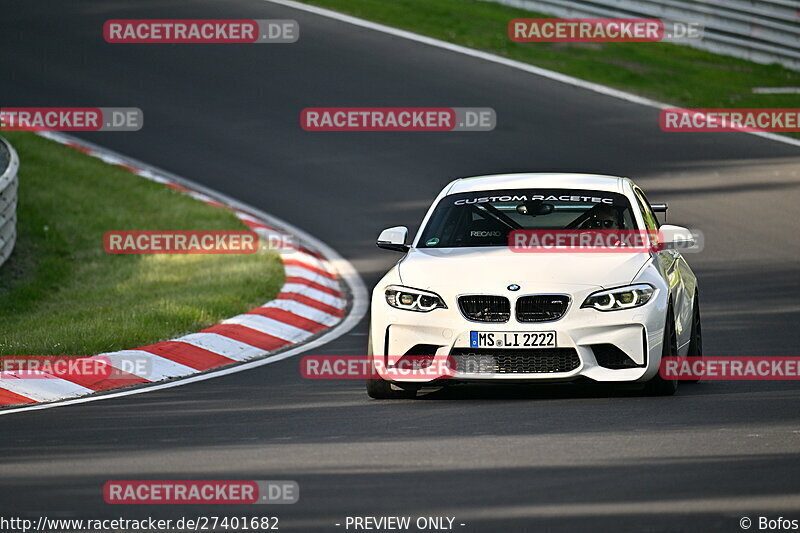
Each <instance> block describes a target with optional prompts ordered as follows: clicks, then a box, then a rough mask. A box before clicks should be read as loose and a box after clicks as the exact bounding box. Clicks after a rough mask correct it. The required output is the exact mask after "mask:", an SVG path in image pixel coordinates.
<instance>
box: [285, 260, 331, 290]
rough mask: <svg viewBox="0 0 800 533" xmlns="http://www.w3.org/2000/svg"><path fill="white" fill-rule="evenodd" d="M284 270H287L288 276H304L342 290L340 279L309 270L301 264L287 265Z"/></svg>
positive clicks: (309, 279)
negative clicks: (300, 265)
mask: <svg viewBox="0 0 800 533" xmlns="http://www.w3.org/2000/svg"><path fill="white" fill-rule="evenodd" d="M284 270H286V277H287V278H289V277H293V278H303V279H307V280H308V281H313V282H314V283H319V284H320V285H324V286H325V287H329V288H331V289H336V290H337V291H338V290H340V287H339V282H338V281H336V280H333V279H331V278H329V277H326V276H323V275H322V274H317V273H316V272H314V271H313V270H308V269H307V268H303V267H299V266H291V265H290V266H287V267H285V268H284Z"/></svg>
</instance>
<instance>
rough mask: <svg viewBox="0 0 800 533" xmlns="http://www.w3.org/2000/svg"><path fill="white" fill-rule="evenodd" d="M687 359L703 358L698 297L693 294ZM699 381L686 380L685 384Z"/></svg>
mask: <svg viewBox="0 0 800 533" xmlns="http://www.w3.org/2000/svg"><path fill="white" fill-rule="evenodd" d="M686 355H687V356H688V357H703V329H702V327H701V324H700V297H699V295H698V294H697V293H695V294H694V311H693V313H692V334H691V337H690V340H689V352H688V353H687V354H686ZM698 381H700V380H699V379H691V380H686V382H687V383H697V382H698Z"/></svg>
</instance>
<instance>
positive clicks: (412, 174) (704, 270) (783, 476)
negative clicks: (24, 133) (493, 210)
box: [0, 0, 800, 531]
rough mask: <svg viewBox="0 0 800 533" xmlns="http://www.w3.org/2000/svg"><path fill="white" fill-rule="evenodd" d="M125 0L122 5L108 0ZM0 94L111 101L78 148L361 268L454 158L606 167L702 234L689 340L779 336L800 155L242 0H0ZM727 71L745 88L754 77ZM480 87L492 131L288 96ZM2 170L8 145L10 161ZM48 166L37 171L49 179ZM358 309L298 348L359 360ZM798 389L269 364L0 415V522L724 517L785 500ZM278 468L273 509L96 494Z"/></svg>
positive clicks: (791, 263)
mask: <svg viewBox="0 0 800 533" xmlns="http://www.w3.org/2000/svg"><path fill="white" fill-rule="evenodd" d="M126 4H130V5H127V6H126ZM0 12H2V13H3V17H2V19H0V107H2V106H37V105H39V106H82V105H86V106H135V107H140V108H142V109H143V110H144V112H145V128H144V129H143V130H141V131H140V132H138V133H107V134H93V135H86V136H85V137H86V138H87V139H89V140H92V141H95V142H97V143H99V144H102V145H105V146H108V147H110V148H112V149H116V150H118V151H121V152H123V153H126V154H129V155H131V156H133V157H136V158H139V159H142V160H144V161H147V162H149V163H152V164H154V165H157V166H160V167H162V168H165V169H167V170H170V171H172V172H175V173H177V174H179V175H183V176H187V177H190V178H192V179H195V180H197V181H199V182H201V183H203V184H205V185H208V186H211V187H214V188H216V189H218V190H220V191H222V192H224V193H226V194H229V195H231V196H234V197H236V198H240V199H242V200H245V201H247V202H249V203H251V204H253V205H255V206H257V207H259V208H262V209H264V210H266V211H267V212H270V213H273V214H275V215H277V216H280V217H282V218H284V219H286V220H288V221H290V222H292V223H294V224H297V225H298V226H300V227H302V228H303V229H305V230H307V231H309V232H310V233H312V234H314V235H316V236H318V237H320V238H321V239H323V240H324V241H326V242H327V243H328V244H330V245H332V246H333V247H334V248H336V249H337V250H338V251H339V252H340V253H342V255H344V256H345V257H347V258H348V259H350V260H351V261H352V262H353V264H354V265H355V266H356V267H357V268H358V270H359V271H360V273H361V274H362V276H363V278H364V280H365V282H366V283H367V285H369V286H370V287H371V286H373V285H374V283H375V282H376V281H377V280H378V279H379V277H380V275H381V273H382V272H383V271H385V269H387V268H388V267H389V266H390V265H391V263H392V262H393V261H395V260H396V259H397V256H395V255H393V254H392V253H391V252H385V251H380V250H377V249H376V248H375V246H374V244H373V242H374V238H375V236H376V235H377V233H378V231H379V230H380V229H382V228H383V227H387V226H391V225H395V224H407V225H409V226H412V227H414V226H415V224H416V223H417V222H418V221H419V220H420V219H421V216H422V214H423V212H424V209H425V208H426V207H427V205H428V203H429V202H430V200H431V199H432V198H433V196H434V194H435V193H436V192H437V191H438V190H439V189H440V188H441V186H442V185H443V184H444V183H446V182H447V181H449V179H451V178H452V177H455V176H465V175H476V174H483V173H496V172H509V171H529V170H536V171H552V170H561V171H592V172H601V173H610V174H621V175H629V176H631V177H634V178H636V179H637V180H638V181H639V182H640V183H641V184H642V185H643V186H644V187H645V190H647V191H648V194H649V196H650V198H651V200H653V201H668V202H670V205H671V209H670V216H669V220H670V221H672V222H675V223H678V224H682V225H686V226H692V227H698V228H701V229H703V230H704V231H705V234H706V241H707V248H706V251H705V252H704V253H703V254H700V255H698V256H694V257H690V258H689V261H690V263H691V264H692V266H693V267H694V268H695V270H696V272H697V273H698V274H699V277H700V280H701V284H702V285H701V287H702V289H703V293H702V299H703V305H704V307H703V311H704V332H705V337H706V339H705V340H706V347H707V352H708V353H709V354H714V355H728V354H731V355H798V351H797V348H796V346H797V329H796V325H797V324H798V322H800V303H799V302H800V282H798V279H800V276H798V269H799V268H798V267H800V259H798V258H800V240H798V238H797V230H798V229H800V224H799V223H798V217H800V208H798V205H800V149H798V148H796V147H792V146H788V145H783V144H779V143H776V142H771V141H768V140H764V139H760V138H757V137H754V136H748V135H742V134H720V135H712V134H665V133H662V132H660V131H659V130H658V126H657V116H658V112H657V111H656V110H654V109H648V108H645V107H641V106H638V105H633V104H629V103H625V102H622V101H619V100H615V99H612V98H608V97H605V96H600V95H597V94H593V93H590V92H587V91H585V90H580V89H577V88H573V87H569V86H566V85H562V84H559V83H556V82H551V81H547V80H543V79H541V78H537V77H535V76H532V75H529V74H525V73H521V72H518V71H514V70H512V69H510V68H507V67H502V66H498V65H493V64H490V63H486V62H483V61H480V60H476V59H472V58H467V57H462V56H459V55H456V54H454V53H451V52H447V51H442V50H438V49H435V48H431V47H428V46H424V45H421V44H416V43H412V42H407V41H404V40H401V39H398V38H394V37H387V36H386V35H383V34H380V33H377V32H374V31H370V30H365V29H359V28H355V27H353V26H349V25H346V24H343V23H340V22H336V21H332V20H329V19H326V18H322V17H319V16H316V15H311V14H307V13H304V12H300V11H296V10H292V9H289V8H285V7H281V6H276V5H272V4H269V3H265V2H262V1H260V0H228V1H225V2H222V1H210V0H206V1H202V0H180V1H178V0H172V1H168V0H161V1H156V0H152V1H150V0H148V1H138V2H111V1H107V2H99V1H90V0H79V1H71V2H60V1H42V0H38V1H36V2H30V1H28V2H21V1H19V0H2V2H0ZM110 18H294V19H296V20H298V21H299V22H300V25H301V32H302V37H301V39H300V41H299V42H298V43H296V44H291V45H242V46H237V45H227V46H223V45H183V46H175V45H160V46H159V45H129V46H126V45H117V46H114V45H108V44H106V43H105V42H103V40H102V38H101V34H100V28H101V26H102V22H103V21H105V20H106V19H110ZM754 81H755V80H754ZM326 105H331V106H339V105H341V106H347V105H353V106H381V105H386V106H399V105H408V106H490V107H494V108H495V109H496V110H497V115H498V127H497V129H496V130H495V131H494V132H492V133H445V134H419V133H415V134H412V133H407V134H390V133H385V134H368V133H361V134H343V133H336V134H333V133H327V134H326V133H317V134H312V133H307V132H303V131H302V130H301V129H300V127H299V125H298V116H299V111H300V110H301V109H302V108H304V107H308V106H326ZM21 175H22V178H23V179H24V162H23V170H22V173H21ZM54 179H57V177H55V176H54ZM365 341H366V324H365V323H363V324H362V325H361V326H360V327H359V328H357V329H355V330H353V331H352V332H351V333H350V334H348V335H346V336H344V337H342V338H340V339H339V340H337V341H335V342H333V343H331V344H329V345H328V346H326V348H325V349H324V350H321V351H320V352H319V353H329V354H333V353H337V354H355V353H363V348H364V344H365ZM798 402H800V387H798V385H797V384H795V383H788V382H760V383H755V382H753V383H745V382H741V383H736V382H730V383H713V382H712V383H701V384H699V385H696V386H684V387H682V388H681V390H679V392H678V395H677V396H676V397H674V398H666V399H664V398H638V397H626V396H624V395H617V396H609V395H607V394H604V393H602V392H595V391H592V390H585V389H576V388H574V387H558V388H547V389H534V390H531V389H526V388H503V389H495V388H485V387H476V388H471V389H468V390H453V391H450V392H440V393H434V394H431V395H428V396H427V397H425V399H424V400H421V401H403V402H392V403H381V402H373V401H368V399H367V398H366V396H365V394H364V392H363V389H362V386H361V384H360V383H351V382H309V381H304V380H303V379H302V378H301V377H300V376H299V372H298V361H297V359H289V360H287V361H283V362H280V363H277V364H272V365H267V366H265V367H261V368H259V369H256V370H253V371H249V372H244V373H240V374H235V375H231V376H227V377H223V378H219V379H215V380H211V381H206V382H201V383H197V384H192V385H187V386H183V387H178V388H174V389H169V390H164V391H158V392H154V393H149V394H144V395H138V396H133V397H128V398H123V399H118V400H110V401H103V402H95V403H91V404H87V405H81V406H74V407H63V408H57V409H50V410H46V411H41V412H32V413H21V414H15V415H11V416H6V417H0V509H1V510H2V511H1V512H0V516H14V515H16V516H28V517H38V516H39V515H41V514H45V515H47V516H49V517H79V518H97V517H116V516H124V517H129V518H134V517H142V516H147V515H152V516H160V517H179V516H182V515H188V516H197V515H220V516H221V515H225V514H228V515H231V514H234V513H235V514H236V515H243V514H248V515H259V514H260V515H264V514H270V513H271V514H276V515H277V516H279V517H281V529H284V530H302V531H308V530H328V531H335V530H343V529H344V528H343V527H335V526H334V524H335V523H342V521H343V520H344V517H345V516H348V515H386V514H391V515H411V516H418V515H450V516H455V517H456V523H462V522H463V523H466V524H467V525H466V526H456V527H457V528H458V530H460V531H540V530H545V529H547V530H564V531H575V530H587V529H589V528H591V529H594V530H612V529H613V530H648V531H675V530H696V531H708V530H721V531H737V530H739V524H738V522H739V518H740V517H741V516H744V515H745V514H747V515H750V516H751V517H753V518H754V519H755V517H757V516H758V515H764V516H770V517H777V516H780V515H782V516H789V517H792V518H800V415H798V411H797V405H798ZM147 478H152V479H187V478H196V479H295V480H297V481H298V482H299V483H300V486H301V501H300V503H298V504H296V505H293V506H281V507H278V506H274V507H260V506H259V507H257V508H255V509H254V508H251V507H248V508H247V509H242V508H236V509H232V508H212V509H210V508H199V507H196V506H195V507H190V506H187V507H168V506H160V507H130V506H126V507H113V506H109V505H106V504H105V503H104V502H103V500H102V496H101V487H102V484H103V483H104V482H105V481H106V480H109V479H147Z"/></svg>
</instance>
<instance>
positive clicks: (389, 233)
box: [375, 226, 409, 253]
mask: <svg viewBox="0 0 800 533" xmlns="http://www.w3.org/2000/svg"><path fill="white" fill-rule="evenodd" d="M407 238H408V228H407V227H405V226H395V227H393V228H387V229H385V230H383V231H382V232H381V234H380V235H379V236H378V242H376V243H375V244H377V245H378V248H383V249H385V250H393V251H395V252H403V253H406V252H407V251H408V249H409V247H408V245H406V239H407Z"/></svg>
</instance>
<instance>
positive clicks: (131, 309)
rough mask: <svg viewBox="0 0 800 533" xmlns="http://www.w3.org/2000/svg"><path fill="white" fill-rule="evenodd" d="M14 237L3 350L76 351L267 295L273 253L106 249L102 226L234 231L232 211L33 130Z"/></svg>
mask: <svg viewBox="0 0 800 533" xmlns="http://www.w3.org/2000/svg"><path fill="white" fill-rule="evenodd" d="M4 136H5V137H6V138H7V139H8V140H9V141H10V142H11V143H12V144H13V145H14V147H15V148H16V149H17V152H18V153H19V156H20V161H21V166H20V172H19V176H20V189H19V204H18V207H17V215H18V225H17V228H18V240H17V244H16V247H15V250H14V253H13V254H12V256H11V258H10V259H9V260H8V262H6V264H4V265H3V266H2V267H0V354H4V355H11V354H14V355H30V354H39V355H85V354H95V353H101V352H106V351H111V350H119V349H124V348H135V347H138V346H143V345H146V344H150V343H153V342H157V341H160V340H166V339H169V338H174V337H175V336H178V335H181V334H186V333H189V332H193V331H197V330H199V329H202V328H203V327H207V326H209V325H211V324H213V323H215V322H217V321H219V320H221V319H224V318H227V317H230V316H232V315H235V314H237V313H241V312H244V311H246V310H248V309H250V308H252V307H253V306H256V305H260V304H263V303H264V302H266V301H267V300H269V299H271V298H273V297H274V296H275V295H276V294H277V292H278V290H279V288H280V287H281V285H282V284H283V279H284V273H283V266H282V263H281V261H280V258H278V257H277V256H276V255H274V254H262V253H258V254H253V255H109V254H106V253H105V251H104V249H103V235H104V233H105V232H106V231H109V230H148V229H149V230H167V229H169V230H241V229H246V228H245V227H244V226H243V225H242V223H241V222H240V221H239V220H238V219H237V218H236V217H234V216H233V215H232V214H231V213H229V212H227V211H225V210H223V209H218V208H213V207H210V206H207V205H205V204H203V203H201V202H198V201H197V200H194V199H192V198H190V197H188V196H186V195H183V194H181V193H178V192H176V191H173V190H172V189H169V188H167V187H164V186H163V185H159V184H157V183H153V182H150V181H147V180H145V179H143V178H140V177H137V176H134V175H133V174H131V173H130V172H128V171H126V170H123V169H120V168H117V167H114V166H111V165H107V164H105V163H103V162H101V161H99V160H97V159H94V158H92V157H89V156H86V155H84V154H81V153H80V152H78V151H76V150H73V149H71V148H67V147H64V146H61V145H59V144H56V143H54V142H51V141H48V140H46V139H43V138H41V137H38V136H36V135H33V134H30V133H11V132H7V133H4Z"/></svg>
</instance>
